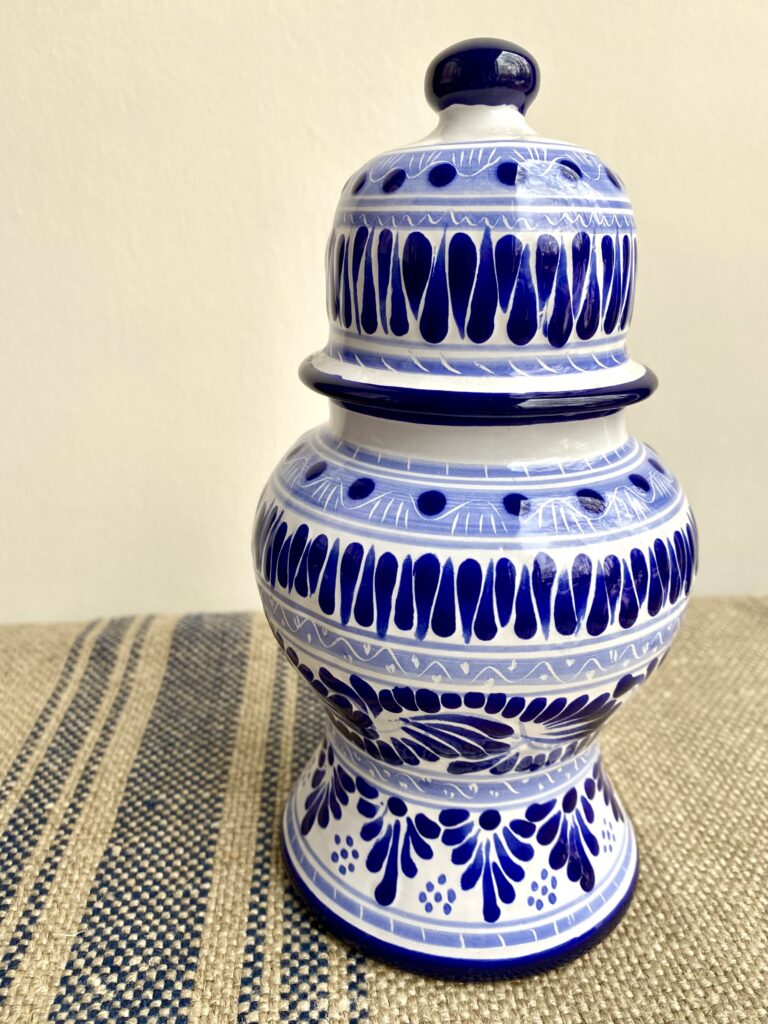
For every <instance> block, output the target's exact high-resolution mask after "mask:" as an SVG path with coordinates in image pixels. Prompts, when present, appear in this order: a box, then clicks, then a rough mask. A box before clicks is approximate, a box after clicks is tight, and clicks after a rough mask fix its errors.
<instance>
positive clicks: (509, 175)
mask: <svg viewBox="0 0 768 1024" xmlns="http://www.w3.org/2000/svg"><path fill="white" fill-rule="evenodd" d="M518 170H519V167H518V164H517V163H516V161H514V160H505V161H504V162H503V163H500V164H498V165H497V167H496V177H497V178H498V179H499V181H500V182H501V184H502V185H507V186H508V187H510V188H511V187H512V186H513V185H515V184H516V182H517V172H518Z"/></svg>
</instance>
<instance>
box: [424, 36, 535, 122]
mask: <svg viewBox="0 0 768 1024" xmlns="http://www.w3.org/2000/svg"><path fill="white" fill-rule="evenodd" d="M424 90H425V92H426V94H427V100H428V101H429V105H430V106H431V107H433V108H434V109H435V110H445V108H446V107H449V106H450V105H451V104H452V103H472V104H477V103H485V104H488V105H489V106H498V105H500V104H502V103H506V104H512V105H514V106H515V107H517V109H518V110H519V111H520V113H521V114H524V113H525V109H526V107H527V106H528V105H529V104H530V103H531V101H532V100H533V98H534V97H535V95H536V93H537V92H538V91H539V65H538V64H537V63H536V61H535V60H534V59H533V57H532V56H531V55H530V53H528V51H527V50H524V49H523V48H522V46H517V45H516V44H515V43H510V42H507V41H506V40H504V39H465V40H464V42H462V43H455V44H454V45H453V46H449V47H448V49H447V50H443V52H442V53H438V55H437V56H436V57H435V59H434V60H433V61H432V63H431V64H430V65H429V67H428V68H427V76H426V79H425V82H424Z"/></svg>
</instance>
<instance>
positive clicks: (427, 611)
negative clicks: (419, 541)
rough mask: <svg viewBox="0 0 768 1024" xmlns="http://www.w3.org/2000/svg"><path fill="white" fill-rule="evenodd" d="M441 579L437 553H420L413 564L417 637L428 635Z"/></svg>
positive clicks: (421, 637) (422, 637)
mask: <svg viewBox="0 0 768 1024" xmlns="http://www.w3.org/2000/svg"><path fill="white" fill-rule="evenodd" d="M439 579H440V561H439V560H438V558H437V555H433V554H431V553H430V554H427V555H420V556H419V557H418V558H417V559H416V562H415V563H414V566H413V593H414V598H415V602H416V639H417V640H423V639H424V637H425V636H426V635H427V629H428V628H429V621H430V618H431V615H432V602H433V601H434V599H435V592H436V591H437V583H438V580H439Z"/></svg>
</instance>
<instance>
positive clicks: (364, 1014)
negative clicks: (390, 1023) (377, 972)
mask: <svg viewBox="0 0 768 1024" xmlns="http://www.w3.org/2000/svg"><path fill="white" fill-rule="evenodd" d="M347 992H348V994H349V1024H362V1022H363V1021H367V1020H368V985H367V982H366V978H365V956H364V955H363V954H362V953H350V954H349V956H348V957H347Z"/></svg>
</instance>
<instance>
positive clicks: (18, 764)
mask: <svg viewBox="0 0 768 1024" xmlns="http://www.w3.org/2000/svg"><path fill="white" fill-rule="evenodd" d="M97 621H98V620H94V621H93V622H89V623H88V625H87V626H85V628H84V629H82V630H81V631H80V632H79V633H78V635H77V636H76V637H75V640H74V643H73V644H72V646H71V647H70V648H69V652H68V654H67V658H66V661H65V662H64V667H63V668H62V670H61V674H60V675H59V679H58V682H57V683H56V685H55V686H54V688H53V690H52V691H51V693H50V695H49V697H48V699H47V700H46V702H45V704H44V706H43V710H42V711H41V712H40V714H39V715H38V717H37V720H36V721H35V724H34V725H33V726H32V728H31V729H30V731H29V734H28V736H27V738H26V739H25V740H24V742H23V743H22V745H21V747H20V748H19V752H18V753H17V754H16V757H15V758H14V759H13V761H12V763H11V766H10V768H9V769H8V771H7V772H6V775H5V778H4V779H3V781H2V784H0V807H2V806H3V804H4V803H5V801H6V800H7V799H8V794H9V793H10V791H11V789H12V788H13V785H14V783H15V782H16V779H17V778H18V777H19V775H20V774H21V772H22V770H23V769H24V766H25V765H26V764H28V762H29V759H30V758H31V757H32V754H33V753H34V752H35V747H36V746H37V742H38V740H39V739H40V737H41V736H42V734H43V730H44V729H45V727H46V725H47V724H48V722H50V720H51V716H52V715H53V712H54V711H55V710H56V708H57V707H58V704H59V701H60V700H61V697H62V695H63V693H64V691H65V690H66V689H67V686H68V685H69V681H70V679H71V678H72V673H73V672H74V670H75V665H76V664H77V659H78V658H79V657H80V652H81V650H82V649H83V644H84V643H85V640H86V637H87V636H88V634H89V633H91V632H92V630H93V629H94V628H95V626H96V625H97Z"/></svg>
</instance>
